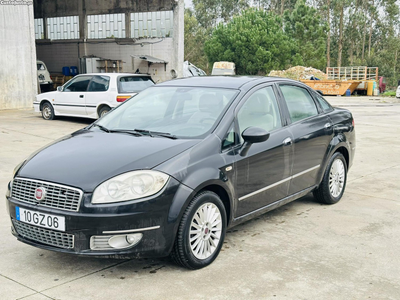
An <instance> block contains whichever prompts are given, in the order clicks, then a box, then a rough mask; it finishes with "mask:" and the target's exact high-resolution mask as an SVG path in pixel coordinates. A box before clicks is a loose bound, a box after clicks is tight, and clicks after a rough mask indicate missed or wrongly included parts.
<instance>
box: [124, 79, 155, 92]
mask: <svg viewBox="0 0 400 300" xmlns="http://www.w3.org/2000/svg"><path fill="white" fill-rule="evenodd" d="M152 85H154V82H153V81H152V80H151V78H150V77H147V76H121V77H119V78H118V92H119V93H137V92H140V91H143V90H144V89H146V88H148V87H149V86H152Z"/></svg>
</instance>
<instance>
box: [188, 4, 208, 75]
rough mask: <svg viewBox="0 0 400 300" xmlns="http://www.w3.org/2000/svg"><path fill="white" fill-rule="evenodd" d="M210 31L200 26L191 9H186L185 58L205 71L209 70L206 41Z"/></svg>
mask: <svg viewBox="0 0 400 300" xmlns="http://www.w3.org/2000/svg"><path fill="white" fill-rule="evenodd" d="M209 31H210V30H206V29H205V28H204V27H202V26H200V24H199V22H198V21H197V19H196V17H195V16H194V14H193V12H192V11H191V10H190V9H185V33H184V40H185V60H188V61H190V62H191V63H192V64H194V65H196V66H197V67H199V68H200V69H203V70H204V71H209V69H210V68H209V64H208V59H207V56H206V55H205V53H204V43H205V41H206V40H207V39H208V38H209V35H210V34H209Z"/></svg>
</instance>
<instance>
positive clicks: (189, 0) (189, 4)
mask: <svg viewBox="0 0 400 300" xmlns="http://www.w3.org/2000/svg"><path fill="white" fill-rule="evenodd" d="M192 6H193V4H192V0H185V8H190V7H192Z"/></svg>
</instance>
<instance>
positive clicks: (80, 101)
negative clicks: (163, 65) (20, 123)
mask: <svg viewBox="0 0 400 300" xmlns="http://www.w3.org/2000/svg"><path fill="white" fill-rule="evenodd" d="M151 85H154V82H153V80H152V79H151V77H150V76H149V75H143V74H128V73H92V74H81V75H77V76H75V77H74V78H72V79H71V80H69V81H68V82H66V83H65V84H64V85H63V86H59V87H57V91H54V92H48V93H43V94H39V95H37V96H36V101H35V102H34V103H33V107H34V109H35V112H41V113H42V116H43V119H45V120H52V119H54V117H55V116H70V117H84V118H92V119H97V118H99V117H102V116H103V115H105V114H106V113H108V112H109V111H110V110H111V109H112V108H114V107H116V106H118V105H119V104H121V103H122V102H124V101H125V100H126V99H128V98H130V97H132V96H134V95H136V94H137V93H138V92H140V91H142V90H144V89H145V88H147V87H149V86H151Z"/></svg>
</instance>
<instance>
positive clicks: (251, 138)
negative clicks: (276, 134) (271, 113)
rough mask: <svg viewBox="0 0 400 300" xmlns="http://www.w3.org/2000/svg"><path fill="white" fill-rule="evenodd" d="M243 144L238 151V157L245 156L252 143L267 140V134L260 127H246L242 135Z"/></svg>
mask: <svg viewBox="0 0 400 300" xmlns="http://www.w3.org/2000/svg"><path fill="white" fill-rule="evenodd" d="M242 138H243V140H244V144H243V146H242V149H241V150H240V156H246V155H247V153H248V152H249V149H250V147H251V145H252V144H254V143H262V142H265V141H266V140H268V138H269V132H267V131H266V130H264V129H262V128H260V127H248V128H246V129H245V130H244V131H243V133H242Z"/></svg>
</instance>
